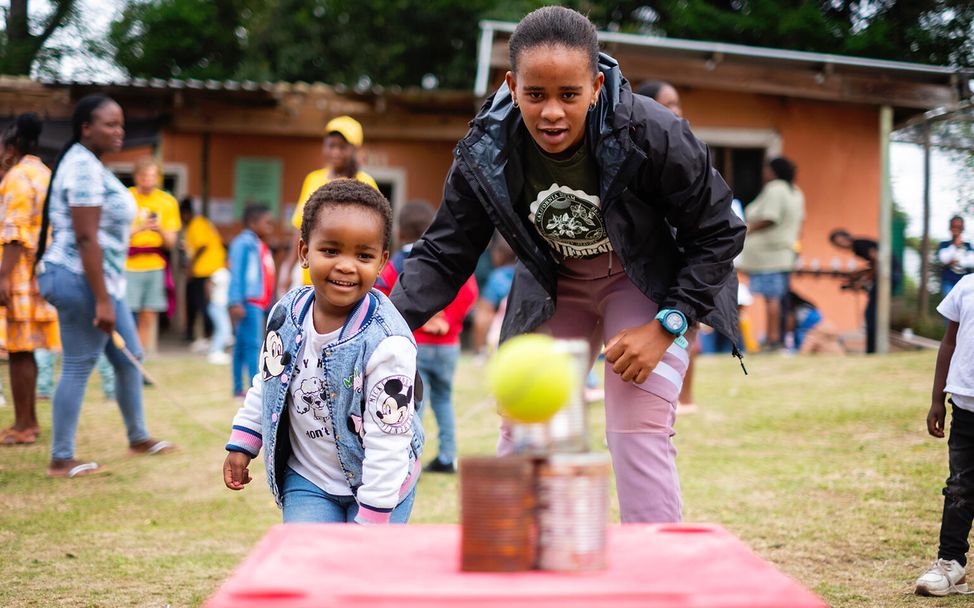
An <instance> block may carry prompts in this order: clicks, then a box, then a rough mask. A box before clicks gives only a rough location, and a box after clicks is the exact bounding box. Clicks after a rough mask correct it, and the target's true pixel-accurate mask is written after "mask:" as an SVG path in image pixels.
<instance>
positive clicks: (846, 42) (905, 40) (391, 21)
mask: <svg viewBox="0 0 974 608" xmlns="http://www.w3.org/2000/svg"><path fill="white" fill-rule="evenodd" d="M548 3H549V2H546V1H545V0H370V1H368V2H363V1H362V0H213V1H212V2H210V1H207V0H140V1H139V2H138V3H133V4H130V5H129V6H128V7H127V8H126V9H125V11H124V12H123V14H122V16H121V17H120V18H119V19H117V20H116V21H115V22H114V23H113V24H112V28H111V32H110V34H109V42H111V43H112V44H113V45H114V46H115V49H116V51H115V59H116V61H117V62H118V64H119V65H121V66H122V67H123V68H125V69H127V70H128V71H129V73H130V74H132V75H134V76H158V77H171V76H180V77H196V78H218V79H220V78H236V79H251V80H289V81H295V80H304V81H315V80H320V81H324V82H328V83H331V84H346V85H350V86H356V85H370V84H381V85H400V86H426V87H440V88H455V89H467V88H469V87H470V86H471V85H472V83H473V78H474V72H475V66H476V61H477V40H478V36H479V30H478V28H477V24H478V22H479V21H480V20H481V19H500V20H505V21H516V20H518V19H519V18H521V17H522V16H523V15H524V14H526V13H527V12H529V11H530V10H532V9H535V8H537V7H539V6H542V5H544V4H548ZM562 4H563V5H565V6H569V7H571V8H576V9H578V10H580V11H581V12H583V13H585V14H587V15H588V16H589V18H590V19H591V20H592V21H593V22H594V23H595V24H596V26H597V27H598V28H599V29H603V30H610V31H624V32H641V33H653V34H657V35H665V36H669V37H674V38H689V39H694V40H708V41H720V42H732V43H739V44H747V45H754V46H765V47H776V48H784V49H794V50H804V51H817V52H827V53H840V54H848V55H858V56H866V57H877V58H883V59H897V60H904V61H916V62H921V63H937V64H961V65H963V64H970V63H972V62H974V42H972V38H974V36H971V33H972V27H974V3H972V2H971V1H970V0H615V1H597V0H564V1H563V2H562Z"/></svg>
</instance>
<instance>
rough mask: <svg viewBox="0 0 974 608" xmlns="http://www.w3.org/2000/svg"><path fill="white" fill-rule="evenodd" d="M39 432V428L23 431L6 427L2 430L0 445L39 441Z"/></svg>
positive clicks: (26, 443)
mask: <svg viewBox="0 0 974 608" xmlns="http://www.w3.org/2000/svg"><path fill="white" fill-rule="evenodd" d="M38 433H39V430H38V429H24V430H22V431H18V430H16V429H4V430H2V431H0V445H2V446H6V447H9V446H14V445H30V444H32V443H36V442H37V435H38Z"/></svg>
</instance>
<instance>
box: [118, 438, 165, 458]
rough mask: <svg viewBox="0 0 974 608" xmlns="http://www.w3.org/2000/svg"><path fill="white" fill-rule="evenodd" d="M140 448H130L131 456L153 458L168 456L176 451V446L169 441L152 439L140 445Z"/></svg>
mask: <svg viewBox="0 0 974 608" xmlns="http://www.w3.org/2000/svg"><path fill="white" fill-rule="evenodd" d="M138 446H139V447H135V446H132V445H130V446H129V454H132V455H133V456H153V455H156V454H158V455H162V454H168V453H170V452H173V451H175V450H176V446H175V445H173V444H171V443H169V442H168V441H165V440H162V441H154V440H152V439H150V440H148V441H144V442H142V443H140V444H138Z"/></svg>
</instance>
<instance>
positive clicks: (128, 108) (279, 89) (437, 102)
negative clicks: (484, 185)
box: [0, 76, 478, 141]
mask: <svg viewBox="0 0 974 608" xmlns="http://www.w3.org/2000/svg"><path fill="white" fill-rule="evenodd" d="M94 92H98V93H103V94H105V95H109V96H110V97H112V98H114V99H116V100H117V101H118V102H119V103H120V104H121V105H122V107H123V108H124V109H125V113H126V118H127V119H128V120H129V121H131V120H132V119H141V120H152V121H156V123H157V124H159V125H166V128H168V129H171V130H173V131H177V132H184V133H249V134H253V135H283V136H302V137H303V136H312V137H317V136H320V135H321V129H322V128H323V127H324V126H325V124H326V123H327V122H328V121H329V120H330V119H332V118H334V117H335V116H339V115H342V114H350V115H352V116H355V117H356V118H358V119H359V120H360V121H362V123H363V125H364V126H365V128H366V130H367V131H368V133H369V139H370V140H372V139H400V140H444V141H456V140H457V139H459V138H460V137H461V136H462V135H463V134H464V132H466V127H467V121H468V120H469V118H470V116H471V115H472V112H473V111H474V110H475V109H476V107H477V104H478V100H477V98H476V97H475V96H474V95H473V93H472V92H471V91H449V90H432V91H427V90H423V89H419V88H405V89H404V88H399V87H381V86H370V87H364V88H356V87H345V86H342V85H335V86H332V85H327V84H324V83H319V82H316V83H307V82H259V83H258V82H249V81H215V80H209V81H200V80H179V79H171V80H164V79H129V80H118V81H110V82H94V81H58V80H54V81H36V80H31V79H28V78H26V77H10V76H0V116H3V115H14V114H16V113H19V112H24V111H34V112H37V113H38V114H40V115H41V116H43V117H45V118H47V119H55V120H57V119H64V118H70V116H71V112H72V108H73V106H74V104H75V103H76V102H77V100H78V99H80V98H81V97H83V96H84V95H87V94H89V93H94Z"/></svg>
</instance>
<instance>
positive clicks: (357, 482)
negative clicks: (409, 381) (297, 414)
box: [226, 286, 424, 523]
mask: <svg viewBox="0 0 974 608" xmlns="http://www.w3.org/2000/svg"><path fill="white" fill-rule="evenodd" d="M313 303H314V288H313V287H310V286H306V287H301V288H297V289H293V290H291V291H290V292H288V293H287V294H286V295H285V296H284V297H283V298H282V299H281V301H280V302H278V303H277V304H276V305H275V306H274V308H273V310H272V311H271V314H270V316H269V319H268V322H267V335H266V337H265V338H264V345H263V348H262V350H261V355H260V365H259V370H258V373H259V375H260V378H259V380H258V379H257V378H255V382H254V387H255V389H257V388H258V384H260V387H259V392H260V397H261V398H260V401H259V402H256V400H252V399H250V396H249V395H248V399H247V402H245V404H244V406H243V407H241V408H240V411H239V412H238V413H237V415H236V416H235V417H234V420H233V430H232V432H231V435H230V440H229V442H228V443H227V446H226V449H227V450H229V451H237V452H245V453H247V454H249V455H251V456H253V457H256V456H257V454H258V453H259V452H260V450H261V447H264V448H265V450H264V464H265V467H266V471H267V482H268V485H269V486H270V489H271V493H272V494H273V495H274V499H275V501H276V502H277V504H278V506H281V484H282V482H283V479H284V472H285V471H286V469H287V462H288V458H289V456H290V454H291V446H290V435H289V433H288V428H289V425H288V407H287V403H288V399H287V393H288V382H289V381H290V379H291V377H292V374H293V373H294V371H295V365H296V363H297V359H298V356H299V354H300V347H301V344H302V340H303V333H304V332H303V326H304V321H305V317H306V315H308V314H311V307H312V305H313ZM391 336H404V337H407V338H408V339H409V340H410V342H412V343H413V344H415V341H414V340H413V338H412V334H411V332H410V331H409V327H408V326H407V325H406V322H405V321H404V320H403V319H402V317H401V316H400V315H399V313H398V312H397V311H396V309H395V308H394V307H393V306H392V303H391V302H390V301H389V299H388V298H386V297H385V296H384V295H383V294H381V293H380V292H378V291H377V290H375V289H373V290H372V291H371V292H370V293H369V294H368V295H366V297H365V298H363V299H362V301H361V302H360V303H359V304H358V306H357V307H356V308H355V310H353V311H352V313H351V314H350V315H349V316H348V319H347V320H346V321H345V325H344V326H343V327H342V331H341V334H340V336H339V338H338V339H337V340H335V341H333V342H330V343H329V344H328V345H326V346H325V347H324V350H323V352H322V353H321V361H322V367H323V372H322V373H323V375H324V386H325V388H324V392H323V394H322V397H323V401H325V403H326V405H327V407H328V410H329V413H330V415H331V421H332V426H333V432H334V437H335V443H336V446H337V449H338V460H339V465H340V466H341V469H342V471H343V472H344V473H345V477H346V480H347V482H348V486H349V488H350V489H351V491H352V493H353V494H355V495H356V498H357V499H359V520H360V521H365V522H370V523H373V522H382V521H387V520H388V517H389V514H390V513H391V511H392V509H393V508H394V507H395V506H396V504H398V501H399V500H401V499H402V498H404V497H405V496H406V495H407V494H408V493H409V492H410V491H411V490H412V489H413V487H414V486H415V484H416V481H417V480H418V478H419V472H420V455H421V454H422V451H423V441H424V436H423V427H422V423H421V422H420V420H419V418H418V417H416V416H414V415H413V414H414V412H415V408H414V407H413V403H412V402H410V403H409V404H408V405H409V407H410V408H411V409H410V410H409V414H408V416H409V417H408V419H407V420H406V421H405V423H404V424H401V425H400V426H399V428H397V429H392V432H390V433H383V432H379V433H377V436H378V438H377V439H376V438H370V441H386V442H393V441H398V442H400V443H403V442H402V438H403V436H404V435H405V434H406V433H408V434H409V436H410V441H409V444H408V454H402V453H399V454H398V455H396V456H395V457H396V458H398V460H397V461H396V462H393V463H391V466H393V467H394V468H395V470H393V471H386V472H383V474H382V475H381V477H382V478H383V479H387V480H389V479H391V480H393V481H394V483H395V484H396V485H397V486H398V499H397V501H396V504H391V505H370V504H366V503H363V501H362V500H361V498H360V497H359V495H358V491H359V489H360V488H361V487H362V486H363V461H364V460H365V455H366V453H365V436H364V432H363V429H364V424H363V420H364V418H365V417H366V416H370V415H372V414H373V412H371V411H366V409H367V406H368V405H369V404H372V403H373V399H371V396H370V395H368V394H366V391H363V389H362V386H363V383H362V381H361V380H360V379H359V376H360V374H361V373H362V372H363V371H364V370H365V369H366V366H367V364H368V362H369V359H370V357H371V356H372V354H373V352H375V350H376V348H377V347H378V346H379V344H380V343H381V342H382V341H383V340H385V339H386V338H388V337H391ZM415 378H418V375H417V376H416V377H415ZM414 382H415V385H414V389H415V390H414V392H415V402H419V401H421V399H422V387H421V383H420V382H419V381H418V380H416V379H414ZM255 389H251V390H252V391H253V390H255ZM411 392H413V391H412V390H411ZM383 396H384V395H383ZM252 401H254V402H253V403H252ZM257 410H259V411H257ZM393 449H395V448H393ZM382 451H383V452H385V451H386V450H382ZM372 458H376V459H378V458H379V457H377V456H376V457H372ZM387 460H388V459H387ZM370 462H373V461H372V460H371V459H370ZM400 469H401V470H400ZM386 473H388V474H386ZM384 483H386V484H388V483H392V482H389V481H386V482H384ZM393 489H394V488H385V490H386V491H391V490H393Z"/></svg>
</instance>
